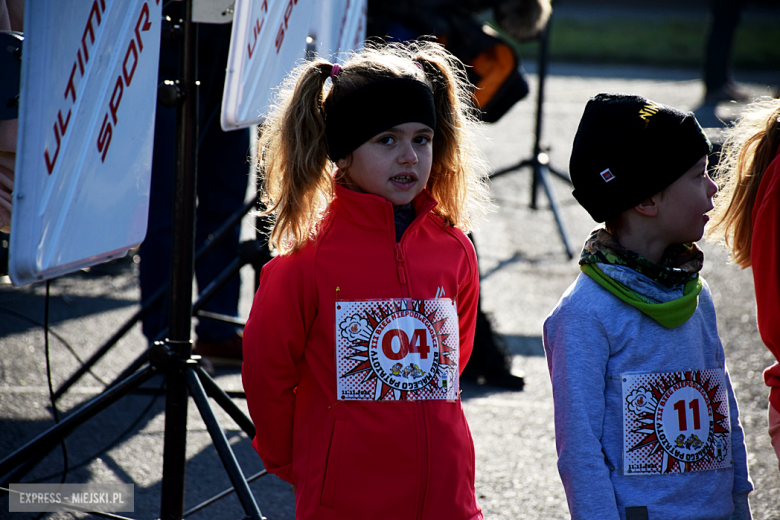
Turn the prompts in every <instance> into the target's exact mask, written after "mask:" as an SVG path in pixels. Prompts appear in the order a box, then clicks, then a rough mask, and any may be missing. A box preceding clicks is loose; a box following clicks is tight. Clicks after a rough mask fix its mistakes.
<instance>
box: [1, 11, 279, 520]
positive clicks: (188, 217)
mask: <svg viewBox="0 0 780 520" xmlns="http://www.w3.org/2000/svg"><path fill="white" fill-rule="evenodd" d="M191 19H192V0H185V2H184V16H183V21H182V24H181V27H180V30H179V29H177V30H176V31H175V33H177V34H179V35H180V45H181V52H180V56H181V57H182V58H181V60H182V61H181V66H180V79H179V81H178V82H177V87H176V92H177V96H176V97H177V100H178V105H177V125H176V136H177V137H176V176H175V188H174V190H175V202H174V215H173V237H174V240H173V250H172V262H171V283H170V294H171V298H170V314H169V316H170V318H169V320H170V321H169V330H168V336H167V338H166V339H165V341H163V342H156V343H155V344H154V346H153V347H152V348H151V349H150V351H149V353H148V359H149V365H147V366H146V367H145V368H143V369H142V370H140V371H138V372H135V373H133V374H132V375H130V376H129V377H127V378H126V379H124V380H122V381H121V382H119V383H118V384H116V385H113V386H112V387H110V388H109V389H108V390H107V391H105V392H104V393H103V394H101V395H99V396H97V397H96V398H94V399H92V400H91V401H89V402H87V403H86V404H85V405H83V406H82V407H80V408H79V409H78V410H76V411H75V412H73V413H71V414H70V415H69V416H68V417H67V418H65V419H64V420H63V421H62V422H60V423H59V424H57V425H56V426H53V427H52V428H49V429H48V430H47V431H45V432H44V433H42V434H41V435H39V436H38V437H36V438H35V439H33V440H32V441H30V442H28V443H27V444H25V445H24V446H22V447H21V448H20V449H18V450H17V451H15V452H14V453H12V454H11V455H9V456H7V457H5V458H4V459H3V460H2V461H0V475H8V474H9V472H11V471H12V470H14V469H15V468H19V467H20V466H21V467H24V466H25V465H26V462H28V461H31V460H34V459H35V458H36V457H37V456H38V455H39V454H40V453H48V452H49V451H50V450H51V449H52V448H53V447H54V446H55V445H56V444H58V443H59V442H60V440H61V439H62V438H64V437H65V436H67V435H68V434H69V433H71V432H72V431H73V430H74V429H75V428H77V427H78V426H80V425H81V424H83V423H84V422H86V421H87V420H88V419H90V418H91V417H93V416H95V415H97V414H98V413H100V412H101V411H102V410H104V409H105V408H107V407H108V406H110V405H111V404H113V403H115V402H116V401H117V400H119V399H120V398H121V397H123V396H125V395H127V394H128V393H130V392H132V391H134V390H136V389H138V388H139V387H140V386H141V385H142V384H143V383H144V382H146V381H148V380H149V379H151V378H152V377H153V376H155V375H157V374H163V375H164V376H165V377H166V378H167V384H166V402H165V436H164V447H163V476H162V490H161V494H162V500H161V506H160V518H161V519H163V520H178V519H181V518H183V516H184V511H183V509H184V482H185V480H184V479H185V466H186V441H187V406H188V403H189V396H190V394H191V395H192V397H193V399H194V401H195V404H196V406H197V407H198V410H199V412H200V414H201V417H202V418H203V421H204V422H205V423H206V427H207V429H208V431H209V434H210V436H211V438H212V441H213V442H214V446H215V448H216V450H217V452H218V453H219V456H220V459H221V460H222V463H223V465H224V466H225V469H226V471H227V473H228V476H229V478H230V480H231V483H232V484H233V487H234V489H235V491H236V493H237V495H238V498H239V501H240V502H241V505H242V506H243V508H244V511H245V513H246V515H247V516H248V517H249V518H252V519H253V520H261V519H262V518H263V516H262V514H261V513H260V509H259V508H258V506H257V503H256V502H255V500H254V497H253V496H252V493H251V491H250V490H249V484H248V482H247V479H246V478H245V477H244V475H243V472H242V471H241V468H240V466H239V465H238V462H237V461H236V458H235V456H234V454H233V451H232V449H231V447H230V445H229V443H228V441H227V438H226V437H225V434H224V432H223V431H222V428H221V427H220V425H219V422H218V421H217V418H216V416H215V414H214V411H213V410H212V408H211V405H210V404H209V401H208V396H211V397H212V398H214V400H215V401H216V402H217V403H218V404H219V405H220V406H221V407H222V408H223V409H224V410H225V411H226V412H227V413H228V415H230V417H231V418H232V419H233V420H234V421H236V423H237V424H238V425H239V427H240V428H241V429H242V430H243V431H244V432H245V433H246V434H247V435H248V436H249V437H250V438H253V437H254V435H255V428H254V425H253V424H252V422H251V420H250V419H249V418H247V417H246V415H245V414H244V413H243V412H242V411H241V410H240V409H239V408H238V407H237V406H236V405H235V404H234V403H233V402H232V401H231V400H230V397H229V396H228V395H227V394H226V393H225V392H223V391H222V390H221V389H220V388H219V386H218V385H217V384H216V383H215V382H214V381H213V380H212V379H211V378H210V377H209V376H208V374H206V373H205V372H204V371H203V369H201V368H200V367H199V366H198V364H197V358H194V357H193V356H192V340H191V338H190V327H191V319H192V311H193V305H192V277H193V273H194V253H193V251H194V242H195V206H196V190H195V186H196V180H197V146H196V145H197V136H198V92H197V86H196V78H197V59H196V58H197V44H196V42H197V38H196V31H197V27H196V26H195V25H194V24H193V23H192V21H191ZM28 469H29V468H28ZM17 471H18V469H17ZM263 474H265V472H264V471H263V472H261V473H259V474H258V475H256V476H255V477H254V478H257V477H259V476H262V475H263ZM209 502H210V501H209Z"/></svg>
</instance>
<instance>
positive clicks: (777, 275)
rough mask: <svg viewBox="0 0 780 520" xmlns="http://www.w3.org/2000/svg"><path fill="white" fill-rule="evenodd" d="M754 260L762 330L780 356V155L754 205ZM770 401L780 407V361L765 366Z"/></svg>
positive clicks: (773, 350)
mask: <svg viewBox="0 0 780 520" xmlns="http://www.w3.org/2000/svg"><path fill="white" fill-rule="evenodd" d="M750 260H751V264H752V266H753V281H754V282H755V286H756V304H757V314H758V331H759V333H760V334H761V339H762V340H763V341H764V344H765V345H766V346H767V348H768V349H769V350H770V351H772V353H773V354H774V355H775V359H777V360H780V155H778V156H777V157H775V159H774V160H773V161H772V162H771V163H770V164H769V167H768V168H767V169H766V172H764V177H763V179H762V180H761V184H760V186H759V187H758V193H757V194H756V201H755V205H754V206H753V239H752V241H751V243H750ZM764 382H765V383H766V384H767V386H769V387H770V388H771V390H770V392H769V401H770V402H771V403H772V406H773V407H774V409H775V410H778V411H780V364H778V363H777V362H775V364H774V365H772V366H770V367H768V368H767V369H766V370H764Z"/></svg>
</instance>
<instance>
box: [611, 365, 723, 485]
mask: <svg viewBox="0 0 780 520" xmlns="http://www.w3.org/2000/svg"><path fill="white" fill-rule="evenodd" d="M622 380H623V471H624V473H625V474H626V475H653V474H664V473H684V472H688V471H707V470H713V469H722V468H728V467H730V466H731V432H730V428H731V423H730V421H729V401H728V393H727V390H726V375H725V372H724V370H723V369H722V368H720V369H712V370H691V371H685V372H667V373H662V374H623V375H622Z"/></svg>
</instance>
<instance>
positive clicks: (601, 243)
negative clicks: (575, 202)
mask: <svg viewBox="0 0 780 520" xmlns="http://www.w3.org/2000/svg"><path fill="white" fill-rule="evenodd" d="M579 263H580V265H581V266H582V265H586V264H596V263H600V264H612V265H625V266H627V267H630V268H631V269H634V270H635V271H637V272H638V273H641V274H643V275H645V276H647V277H648V278H650V279H651V280H653V281H655V282H657V283H659V284H661V285H663V286H665V287H670V288H671V287H677V286H679V285H683V284H685V283H687V282H689V281H691V280H693V279H695V278H696V277H697V275H698V273H699V271H701V268H702V265H704V253H703V252H702V250H701V249H700V248H699V246H697V245H696V244H695V243H690V244H676V245H672V246H669V247H668V248H666V251H664V255H663V257H662V258H661V263H660V264H656V263H654V262H651V261H650V260H648V259H647V258H645V257H643V256H642V255H640V254H639V253H635V252H634V251H630V250H628V249H626V248H625V247H623V246H621V245H620V243H618V241H617V239H616V238H615V237H614V236H612V235H610V234H609V233H608V232H607V230H606V229H604V228H601V227H599V228H596V229H594V230H593V232H592V233H591V234H590V236H589V237H588V239H587V240H586V241H585V246H584V247H583V249H582V255H580V262H579Z"/></svg>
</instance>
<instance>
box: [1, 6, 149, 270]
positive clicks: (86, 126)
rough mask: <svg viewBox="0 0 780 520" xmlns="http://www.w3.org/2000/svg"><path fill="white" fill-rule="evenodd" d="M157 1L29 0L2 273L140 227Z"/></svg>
mask: <svg viewBox="0 0 780 520" xmlns="http://www.w3.org/2000/svg"><path fill="white" fill-rule="evenodd" d="M161 9H162V5H161V2H160V0H93V1H80V2H61V1H54V0H27V2H26V5H25V20H24V36H25V40H24V49H23V58H22V82H21V93H20V107H19V136H18V144H17V156H16V179H15V186H14V202H13V204H14V209H13V219H12V225H11V244H10V262H9V268H10V275H11V279H12V281H13V282H14V284H16V285H22V284H26V283H29V282H33V281H36V280H41V279H44V278H52V277H54V276H59V275H62V274H64V273H68V272H71V271H75V270H77V269H80V268H82V267H86V266H90V265H94V264H97V263H100V262H103V261H106V260H109V259H111V258H114V257H117V256H122V255H124V254H125V253H126V252H127V251H128V250H129V249H130V248H132V247H135V246H137V245H138V244H139V243H141V241H142V240H143V239H144V236H145V235H146V224H147V216H148V208H149V183H150V176H151V160H152V140H153V136H154V108H155V104H156V99H157V64H158V60H159V54H160V25H161Z"/></svg>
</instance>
